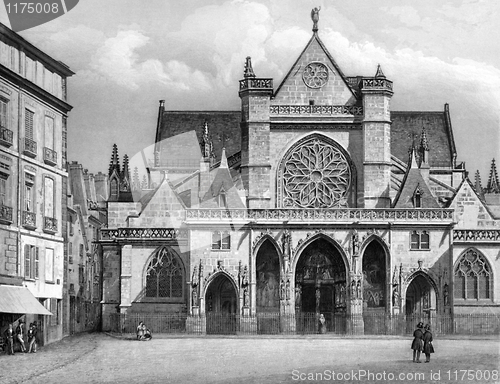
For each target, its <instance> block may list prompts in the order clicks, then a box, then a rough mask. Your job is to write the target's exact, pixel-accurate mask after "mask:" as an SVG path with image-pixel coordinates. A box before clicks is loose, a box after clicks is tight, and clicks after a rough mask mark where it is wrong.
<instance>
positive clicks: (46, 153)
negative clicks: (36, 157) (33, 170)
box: [43, 147, 57, 165]
mask: <svg viewBox="0 0 500 384" xmlns="http://www.w3.org/2000/svg"><path fill="white" fill-rule="evenodd" d="M43 162H44V163H45V164H48V165H57V152H56V151H54V150H52V149H50V148H47V147H43Z"/></svg>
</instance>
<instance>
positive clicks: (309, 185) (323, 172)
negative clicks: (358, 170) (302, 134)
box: [278, 135, 354, 208]
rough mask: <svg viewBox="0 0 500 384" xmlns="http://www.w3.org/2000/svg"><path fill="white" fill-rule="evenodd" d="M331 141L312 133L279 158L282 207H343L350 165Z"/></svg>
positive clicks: (349, 186)
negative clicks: (281, 158) (280, 159)
mask: <svg viewBox="0 0 500 384" xmlns="http://www.w3.org/2000/svg"><path fill="white" fill-rule="evenodd" d="M347 156H348V155H346V154H344V151H343V150H342V148H341V147H340V146H339V145H338V144H337V143H335V142H334V141H333V140H329V139H327V138H326V137H322V136H321V135H312V136H308V137H306V138H304V139H302V140H300V141H299V142H298V143H297V144H296V145H295V146H293V147H292V148H291V149H290V150H289V151H288V152H287V153H286V155H285V156H284V157H283V160H282V162H281V165H280V171H279V172H280V173H279V175H278V182H279V185H278V195H279V196H278V204H279V205H281V206H282V207H285V208H288V207H290V208H292V207H293V208H339V207H347V206H348V202H349V196H350V192H351V188H352V184H353V172H354V168H353V166H352V165H351V163H350V161H349V159H348V157H347Z"/></svg>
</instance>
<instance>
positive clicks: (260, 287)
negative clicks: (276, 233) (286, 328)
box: [255, 239, 284, 334]
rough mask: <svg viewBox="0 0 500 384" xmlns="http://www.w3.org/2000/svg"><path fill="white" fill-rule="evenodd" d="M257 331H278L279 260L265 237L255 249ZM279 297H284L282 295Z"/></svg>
mask: <svg viewBox="0 0 500 384" xmlns="http://www.w3.org/2000/svg"><path fill="white" fill-rule="evenodd" d="M255 266H256V274H257V276H256V277H257V292H256V304H257V332H258V333H260V334H274V333H279V332H280V295H279V288H280V262H279V256H278V251H277V249H276V246H275V244H274V243H273V242H272V241H271V240H269V239H266V240H265V241H264V242H263V243H262V245H261V246H260V247H259V250H258V251H257V256H256V259H255ZM281 299H284V298H283V297H282V298H281Z"/></svg>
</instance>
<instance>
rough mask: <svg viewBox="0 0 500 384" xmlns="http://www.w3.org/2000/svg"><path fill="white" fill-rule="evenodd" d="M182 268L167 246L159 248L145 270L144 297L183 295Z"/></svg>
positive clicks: (164, 297) (177, 296) (178, 297)
mask: <svg viewBox="0 0 500 384" xmlns="http://www.w3.org/2000/svg"><path fill="white" fill-rule="evenodd" d="M182 287H183V269H182V265H181V263H180V260H179V259H178V257H177V256H176V255H174V254H173V253H172V252H171V251H170V250H169V249H168V248H166V247H164V248H161V249H160V250H159V251H158V252H157V253H156V254H155V255H154V256H153V259H152V260H151V261H150V263H149V265H148V268H147V270H146V297H155V298H163V299H168V298H176V299H180V298H182V297H183V289H182Z"/></svg>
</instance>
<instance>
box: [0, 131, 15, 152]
mask: <svg viewBox="0 0 500 384" xmlns="http://www.w3.org/2000/svg"><path fill="white" fill-rule="evenodd" d="M13 143H14V132H12V131H11V130H10V129H7V128H5V127H0V144H1V145H3V146H5V147H10V146H12V144H13Z"/></svg>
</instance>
